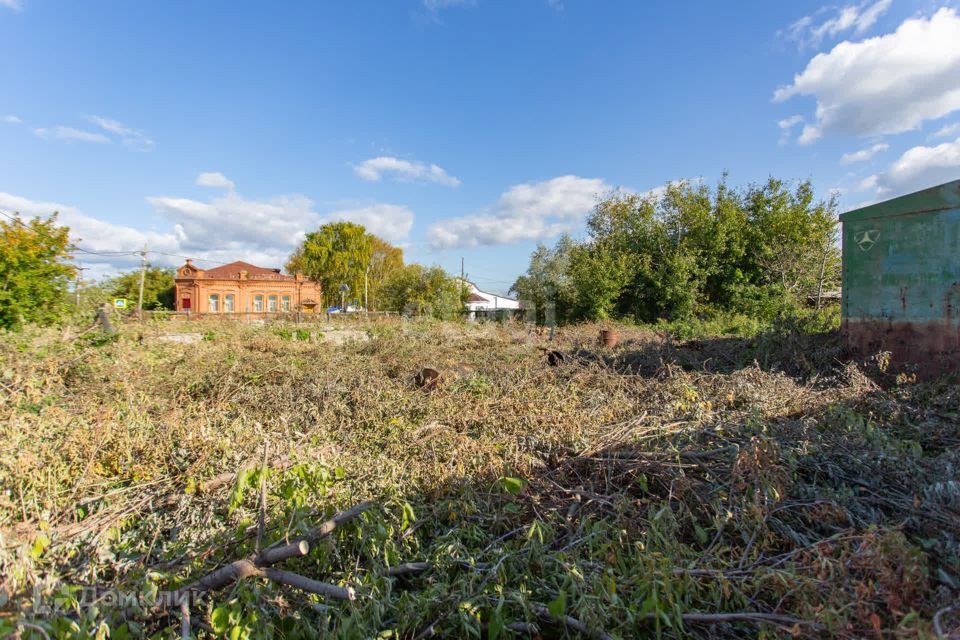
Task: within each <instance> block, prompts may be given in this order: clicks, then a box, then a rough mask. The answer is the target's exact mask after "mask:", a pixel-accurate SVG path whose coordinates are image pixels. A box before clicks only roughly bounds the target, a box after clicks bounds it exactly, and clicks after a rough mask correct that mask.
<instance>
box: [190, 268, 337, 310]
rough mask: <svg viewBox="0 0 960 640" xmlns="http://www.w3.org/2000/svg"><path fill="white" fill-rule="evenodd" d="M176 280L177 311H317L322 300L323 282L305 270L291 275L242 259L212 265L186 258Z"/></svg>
mask: <svg viewBox="0 0 960 640" xmlns="http://www.w3.org/2000/svg"><path fill="white" fill-rule="evenodd" d="M175 282H176V289H177V293H176V295H177V311H183V312H190V313H201V314H212V313H244V314H261V313H263V314H267V313H290V312H296V311H301V312H304V313H314V312H315V311H318V310H319V309H320V304H321V300H322V298H321V294H322V289H321V287H320V283H318V282H314V281H313V280H310V279H309V278H306V277H304V276H303V274H300V273H298V274H296V275H293V276H288V275H285V274H282V273H280V269H268V268H265V267H256V266H254V265H252V264H249V263H246V262H242V261H239V260H238V261H237V262H231V263H230V264H225V265H223V266H220V267H215V268H213V269H200V268H198V267H197V266H196V265H194V264H193V261H192V260H187V262H186V264H184V265H183V266H182V267H180V268H179V269H177V274H176V277H175Z"/></svg>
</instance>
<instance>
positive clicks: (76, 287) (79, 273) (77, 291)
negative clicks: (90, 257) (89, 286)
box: [73, 267, 90, 309]
mask: <svg viewBox="0 0 960 640" xmlns="http://www.w3.org/2000/svg"><path fill="white" fill-rule="evenodd" d="M89 268H90V267H76V269H77V281H76V284H75V285H74V288H73V292H74V293H75V294H76V296H77V309H79V308H80V285H81V284H83V278H82V276H83V272H84V271H86V270H87V269H89Z"/></svg>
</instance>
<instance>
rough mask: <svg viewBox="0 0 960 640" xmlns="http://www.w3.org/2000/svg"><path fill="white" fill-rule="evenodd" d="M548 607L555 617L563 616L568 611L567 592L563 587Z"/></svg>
mask: <svg viewBox="0 0 960 640" xmlns="http://www.w3.org/2000/svg"><path fill="white" fill-rule="evenodd" d="M547 609H548V610H549V611H550V615H552V616H553V617H554V618H559V617H561V616H563V615H564V614H565V613H566V611H567V592H566V591H564V590H562V589H561V590H560V595H558V596H557V597H556V598H555V599H554V600H552V601H550V603H549V604H547Z"/></svg>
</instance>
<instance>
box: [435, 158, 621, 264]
mask: <svg viewBox="0 0 960 640" xmlns="http://www.w3.org/2000/svg"><path fill="white" fill-rule="evenodd" d="M611 190H612V187H611V186H610V185H608V184H607V183H606V182H604V181H603V180H602V179H600V178H580V177H578V176H573V175H567V176H560V177H558V178H553V179H552V180H544V181H542V182H534V183H526V184H519V185H515V186H513V187H511V188H510V189H509V190H507V191H506V192H505V193H503V194H502V195H501V196H500V198H499V200H498V201H497V202H496V204H494V205H493V206H492V207H490V208H489V209H487V210H485V211H483V212H481V213H478V214H475V215H470V216H464V217H460V218H451V219H447V220H442V221H440V222H436V223H434V224H432V225H431V226H430V228H429V229H428V230H427V236H428V238H429V241H430V244H431V245H432V246H433V247H434V248H438V249H444V248H451V247H463V246H466V247H476V246H481V245H495V244H506V243H510V242H517V241H519V240H541V239H545V238H549V237H551V236H555V235H557V234H559V233H563V232H564V231H570V230H572V229H573V228H574V227H575V226H577V225H578V224H579V223H580V222H582V220H583V218H584V217H585V216H586V215H587V213H589V212H590V210H591V209H592V208H593V206H594V204H596V202H597V198H598V197H599V196H601V195H603V194H604V193H607V192H610V191H611Z"/></svg>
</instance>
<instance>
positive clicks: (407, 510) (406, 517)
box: [400, 502, 417, 531]
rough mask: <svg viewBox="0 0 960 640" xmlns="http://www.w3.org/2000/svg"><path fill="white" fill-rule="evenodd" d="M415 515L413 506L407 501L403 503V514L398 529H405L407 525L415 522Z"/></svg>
mask: <svg viewBox="0 0 960 640" xmlns="http://www.w3.org/2000/svg"><path fill="white" fill-rule="evenodd" d="M416 520H417V515H416V514H415V513H414V512H413V507H411V506H410V503H409V502H404V503H403V515H402V517H401V520H400V530H401V531H406V530H407V527H409V526H410V525H411V524H413V523H414V522H416Z"/></svg>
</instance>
